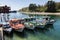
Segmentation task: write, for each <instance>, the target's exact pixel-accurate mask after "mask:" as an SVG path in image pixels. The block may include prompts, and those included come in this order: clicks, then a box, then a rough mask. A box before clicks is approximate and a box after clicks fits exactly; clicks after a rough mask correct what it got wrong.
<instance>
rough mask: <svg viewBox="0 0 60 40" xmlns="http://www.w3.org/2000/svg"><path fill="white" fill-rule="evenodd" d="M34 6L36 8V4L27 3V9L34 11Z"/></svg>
mask: <svg viewBox="0 0 60 40" xmlns="http://www.w3.org/2000/svg"><path fill="white" fill-rule="evenodd" d="M36 8H37V6H36V4H30V5H29V10H30V11H31V12H35V11H36Z"/></svg>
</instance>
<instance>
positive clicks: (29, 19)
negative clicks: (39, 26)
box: [25, 18, 36, 22]
mask: <svg viewBox="0 0 60 40" xmlns="http://www.w3.org/2000/svg"><path fill="white" fill-rule="evenodd" d="M34 20H36V18H26V19H25V22H29V21H34Z"/></svg>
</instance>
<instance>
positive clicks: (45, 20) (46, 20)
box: [36, 16, 55, 28]
mask: <svg viewBox="0 0 60 40" xmlns="http://www.w3.org/2000/svg"><path fill="white" fill-rule="evenodd" d="M36 22H37V23H39V24H38V26H37V27H40V28H44V27H45V26H46V25H53V24H54V22H55V20H54V19H51V18H50V17H48V16H45V17H43V18H40V19H37V20H36Z"/></svg>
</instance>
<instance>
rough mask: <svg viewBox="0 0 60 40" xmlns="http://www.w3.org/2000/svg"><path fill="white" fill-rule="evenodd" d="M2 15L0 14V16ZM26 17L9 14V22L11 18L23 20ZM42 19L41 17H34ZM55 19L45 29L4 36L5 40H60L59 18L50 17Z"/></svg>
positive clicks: (18, 14)
mask: <svg viewBox="0 0 60 40" xmlns="http://www.w3.org/2000/svg"><path fill="white" fill-rule="evenodd" d="M1 15H2V14H1ZM25 17H28V15H25V14H22V13H9V20H10V19H13V18H19V19H20V18H25ZM36 17H42V16H36ZM51 17H52V18H54V19H55V23H54V24H53V25H48V26H47V28H46V29H41V28H35V29H34V30H27V29H24V31H23V32H22V33H21V32H15V31H14V32H13V35H12V36H11V35H10V34H8V35H4V39H5V40H60V16H51Z"/></svg>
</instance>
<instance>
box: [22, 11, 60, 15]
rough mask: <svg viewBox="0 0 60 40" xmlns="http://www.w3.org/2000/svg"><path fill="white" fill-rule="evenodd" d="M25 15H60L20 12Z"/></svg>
mask: <svg viewBox="0 0 60 40" xmlns="http://www.w3.org/2000/svg"><path fill="white" fill-rule="evenodd" d="M21 13H22V14H27V15H60V13H47V12H21Z"/></svg>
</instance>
